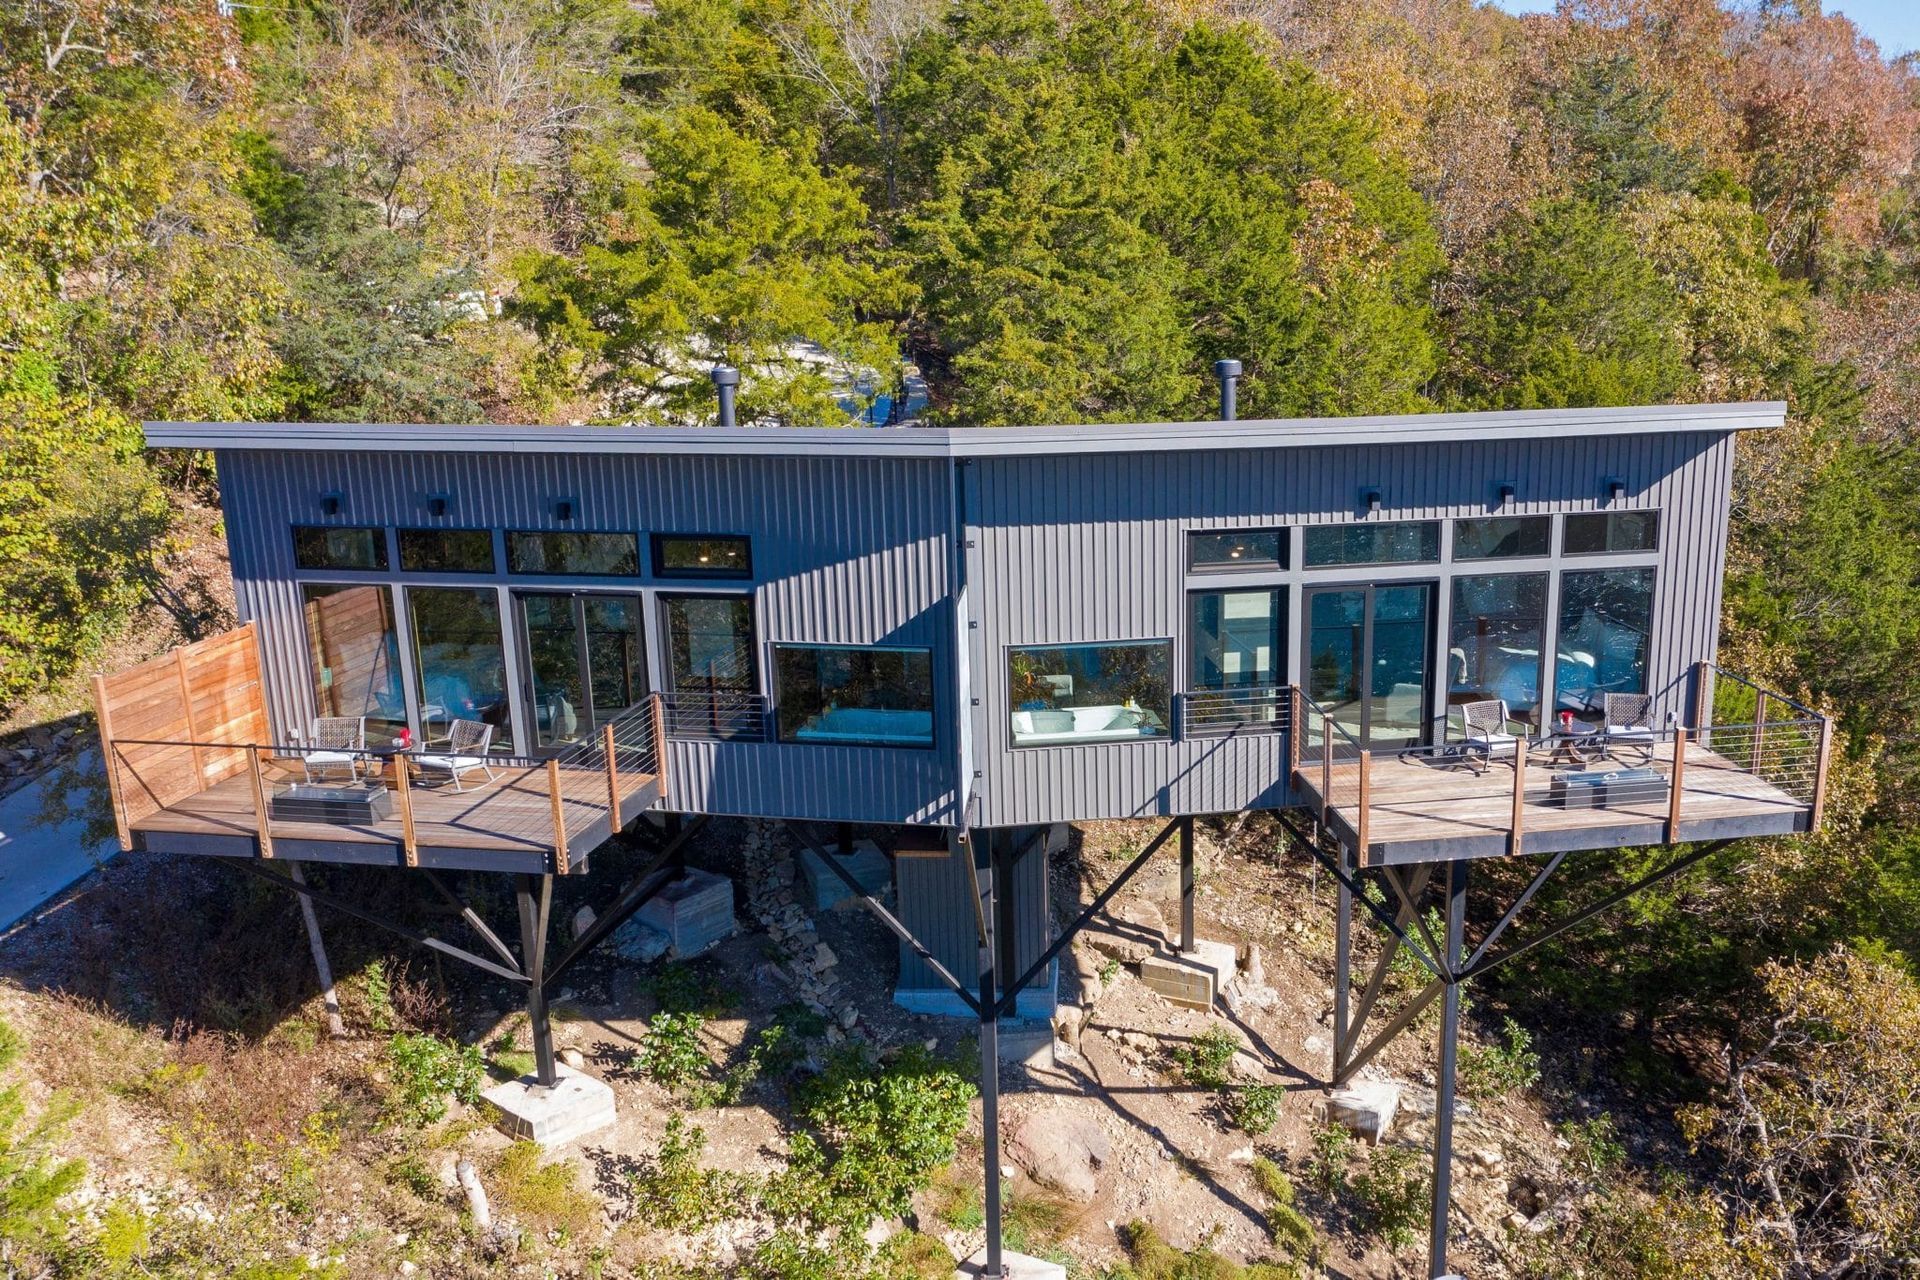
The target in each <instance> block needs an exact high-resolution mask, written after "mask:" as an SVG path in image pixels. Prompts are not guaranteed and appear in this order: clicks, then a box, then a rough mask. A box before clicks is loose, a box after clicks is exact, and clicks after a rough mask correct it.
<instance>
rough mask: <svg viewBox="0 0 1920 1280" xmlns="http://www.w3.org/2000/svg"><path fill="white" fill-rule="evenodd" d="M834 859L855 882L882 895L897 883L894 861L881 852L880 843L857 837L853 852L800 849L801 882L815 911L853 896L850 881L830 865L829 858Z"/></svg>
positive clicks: (866, 890)
mask: <svg viewBox="0 0 1920 1280" xmlns="http://www.w3.org/2000/svg"><path fill="white" fill-rule="evenodd" d="M827 858H832V859H834V860H835V861H836V862H838V863H839V864H840V868H841V870H843V871H845V872H846V873H847V874H848V875H850V876H852V877H853V881H854V883H855V884H857V885H859V886H860V888H861V889H862V890H864V891H865V892H866V893H868V894H870V895H872V896H873V897H876V898H877V897H879V896H880V895H881V894H882V893H884V892H885V891H886V890H887V889H888V888H889V887H890V886H891V885H892V884H893V864H891V863H889V862H888V861H887V855H886V854H884V853H882V852H880V846H879V845H877V844H875V843H874V842H873V841H871V840H856V841H854V842H853V851H852V852H851V853H846V854H842V853H841V852H840V851H839V850H838V849H832V848H829V849H802V850H801V851H800V859H799V861H800V883H801V885H802V886H803V887H804V888H805V889H806V891H807V901H808V902H809V903H810V904H812V907H813V909H814V910H815V911H825V910H827V909H828V908H829V907H833V906H837V905H838V904H840V903H842V902H845V901H846V900H847V899H849V898H851V897H853V893H852V891H850V890H849V889H848V888H847V884H846V881H844V880H842V879H841V878H840V877H839V876H837V875H835V874H833V872H832V871H831V870H830V869H829V868H828V867H827V865H826V862H825V859H827Z"/></svg>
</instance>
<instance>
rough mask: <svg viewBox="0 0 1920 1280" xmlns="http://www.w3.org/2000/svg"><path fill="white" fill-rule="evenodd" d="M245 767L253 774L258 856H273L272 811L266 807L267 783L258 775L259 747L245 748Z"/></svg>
mask: <svg viewBox="0 0 1920 1280" xmlns="http://www.w3.org/2000/svg"><path fill="white" fill-rule="evenodd" d="M247 769H248V772H250V773H251V774H252V775H253V818H254V825H255V827H256V829H257V830H258V832H259V836H260V856H261V857H263V858H271V857H272V856H273V812H272V810H270V809H269V808H268V807H267V783H266V779H264V778H262V777H261V776H260V748H259V747H257V746H253V747H248V748H247Z"/></svg>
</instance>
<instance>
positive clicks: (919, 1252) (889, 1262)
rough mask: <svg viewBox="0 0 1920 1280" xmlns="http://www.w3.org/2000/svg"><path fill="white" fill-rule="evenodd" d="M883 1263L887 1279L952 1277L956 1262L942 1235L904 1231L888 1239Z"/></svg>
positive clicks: (881, 1260) (949, 1279)
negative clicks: (941, 1240)
mask: <svg viewBox="0 0 1920 1280" xmlns="http://www.w3.org/2000/svg"><path fill="white" fill-rule="evenodd" d="M880 1262H881V1267H882V1269H883V1270H884V1272H885V1274H886V1275H887V1277H888V1280H952V1276H953V1271H954V1267H955V1265H956V1261H955V1259H954V1256H953V1251H952V1250H950V1249H948V1248H947V1246H946V1245H944V1244H942V1243H940V1239H939V1237H937V1236H930V1235H927V1234H926V1233H925V1232H921V1231H903V1232H901V1233H900V1234H899V1235H897V1236H894V1237H893V1238H892V1239H891V1240H889V1241H887V1243H886V1244H885V1245H884V1246H882V1248H881V1250H880Z"/></svg>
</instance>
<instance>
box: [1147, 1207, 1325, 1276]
mask: <svg viewBox="0 0 1920 1280" xmlns="http://www.w3.org/2000/svg"><path fill="white" fill-rule="evenodd" d="M1120 1243H1121V1244H1122V1245H1123V1246H1125V1248H1126V1250H1127V1257H1128V1259H1129V1260H1130V1261H1131V1262H1132V1263H1133V1266H1132V1269H1131V1277H1138V1280H1299V1276H1300V1273H1299V1271H1298V1270H1296V1269H1295V1268H1293V1267H1291V1266H1286V1265H1282V1264H1278V1263H1272V1262H1256V1263H1253V1264H1251V1265H1249V1266H1244V1267H1243V1266H1241V1265H1240V1264H1239V1263H1237V1262H1235V1261H1233V1260H1232V1259H1231V1258H1227V1257H1223V1256H1221V1255H1220V1254H1219V1253H1216V1252H1215V1251H1214V1250H1213V1249H1212V1248H1210V1247H1208V1246H1207V1245H1204V1244H1203V1245H1201V1246H1199V1247H1198V1248H1194V1249H1186V1250H1182V1249H1176V1248H1174V1247H1173V1246H1172V1245H1170V1244H1168V1243H1167V1241H1166V1239H1165V1238H1164V1237H1162V1236H1161V1234H1160V1233H1159V1232H1158V1231H1155V1230H1154V1229H1153V1228H1152V1227H1150V1226H1148V1225H1147V1224H1146V1223H1144V1222H1141V1221H1139V1220H1138V1219H1136V1220H1134V1221H1132V1222H1129V1223H1128V1224H1127V1225H1126V1226H1124V1227H1122V1228H1120ZM1122 1274H1123V1275H1125V1274H1126V1273H1122Z"/></svg>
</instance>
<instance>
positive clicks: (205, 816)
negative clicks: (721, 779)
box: [106, 695, 667, 874]
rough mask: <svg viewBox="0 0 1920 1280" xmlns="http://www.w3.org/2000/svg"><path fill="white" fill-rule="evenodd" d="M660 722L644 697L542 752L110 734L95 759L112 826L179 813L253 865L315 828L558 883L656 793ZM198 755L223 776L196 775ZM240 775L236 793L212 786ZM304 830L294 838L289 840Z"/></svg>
mask: <svg viewBox="0 0 1920 1280" xmlns="http://www.w3.org/2000/svg"><path fill="white" fill-rule="evenodd" d="M664 726H665V716H664V709H663V707H662V705H661V703H660V700H659V697H658V695H654V696H650V697H648V698H646V699H645V700H643V701H641V702H640V703H637V704H636V705H634V706H633V707H631V708H629V709H627V710H626V711H624V712H622V713H621V714H620V715H618V716H616V717H614V718H613V719H611V720H609V721H607V722H605V723H604V724H602V725H600V726H599V727H598V728H597V729H596V730H594V731H593V732H592V733H591V734H589V735H586V736H583V738H582V739H581V740H580V741H578V742H576V743H574V744H572V745H571V746H569V747H567V748H566V749H564V750H562V751H559V752H557V753H555V754H552V755H544V756H533V755H525V754H520V753H516V752H512V751H493V750H488V751H472V752H465V753H455V752H452V751H449V750H447V749H446V748H445V747H444V745H442V744H435V746H433V747H429V748H425V749H420V750H404V749H401V748H398V747H393V748H386V747H376V748H358V747H356V748H339V749H335V748H332V747H321V746H316V745H313V744H310V743H303V742H295V743H260V744H234V743H196V742H186V741H176V740H161V739H135V738H115V739H114V740H113V741H111V742H110V743H108V744H107V747H108V750H107V753H106V756H107V767H108V769H109V776H110V779H111V781H112V783H113V787H112V790H113V792H114V794H115V804H116V806H118V811H117V813H116V818H117V819H118V821H119V822H120V824H121V825H122V826H123V827H124V828H129V829H130V828H132V827H134V826H135V825H137V824H141V823H145V822H148V821H150V820H151V819H153V817H154V816H155V815H156V814H159V813H161V812H162V811H165V810H172V809H176V808H179V807H181V806H186V807H187V810H188V813H187V816H186V817H184V818H183V819H182V821H189V822H191V821H194V820H198V821H200V822H202V823H204V824H205V825H207V826H208V827H210V828H211V829H213V830H214V831H215V832H216V833H217V832H218V831H219V830H220V829H222V828H225V829H228V830H230V831H232V832H235V833H240V832H246V833H250V834H252V835H254V837H255V838H256V839H257V840H258V842H259V849H260V853H261V856H263V857H269V858H270V857H272V856H273V841H274V838H275V836H276V834H279V835H282V836H285V835H287V832H288V828H289V827H290V826H292V825H295V824H313V823H322V824H329V825H333V826H338V827H355V828H360V829H362V830H372V831H375V832H377V833H378V834H379V835H381V836H383V837H386V838H391V839H394V840H395V841H396V842H397V843H399V844H400V845H401V847H402V851H403V857H404V859H405V862H406V864H407V865H408V866H417V865H419V850H420V845H421V844H422V843H423V837H424V842H429V843H435V844H446V845H455V846H460V847H465V848H472V849H477V850H483V851H484V850H495V851H500V852H503V853H513V852H522V853H524V852H537V853H542V854H550V855H551V858H552V863H553V866H554V869H555V870H556V871H557V872H559V873H560V874H565V873H566V872H567V871H568V870H569V868H570V865H571V853H570V845H571V844H572V843H573V842H574V841H576V840H578V839H579V838H580V837H581V836H582V835H583V833H585V832H586V831H587V830H588V829H589V828H591V827H593V826H594V825H595V824H596V823H599V822H602V821H605V822H606V823H607V829H608V830H609V831H619V830H621V829H622V828H623V827H624V826H625V824H626V822H627V821H628V820H629V819H630V818H632V817H633V816H634V815H635V813H637V812H638V807H639V805H640V804H641V803H642V801H641V795H642V794H643V793H642V792H641V791H640V789H639V787H638V786H637V785H636V784H638V783H640V782H642V781H643V780H647V779H651V780H653V781H654V782H655V784H656V785H655V791H654V793H653V795H652V796H648V797H647V798H646V802H647V803H651V801H652V800H653V799H654V798H664V797H665V795H666V793H667V778H666V768H665V762H666V751H665V737H664V732H663V731H664ZM211 756H217V757H218V758H220V759H222V760H225V761H229V762H230V767H227V768H224V769H222V770H218V771H209V770H208V769H206V768H202V767H199V766H198V762H199V761H201V760H203V759H205V758H207V757H211ZM240 775H244V776H245V782H244V783H243V784H241V785H237V786H236V785H225V784H228V783H230V781H231V780H232V779H233V778H235V777H236V776H240ZM215 787H221V791H220V795H219V799H218V802H217V803H201V804H193V805H189V804H188V802H189V801H191V800H192V799H193V798H194V797H195V796H198V795H201V794H202V793H205V792H207V791H210V790H212V789H214V788H215ZM423 828H424V829H425V830H424V831H423ZM311 834H312V833H311V831H310V830H302V831H301V833H300V837H301V838H311Z"/></svg>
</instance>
